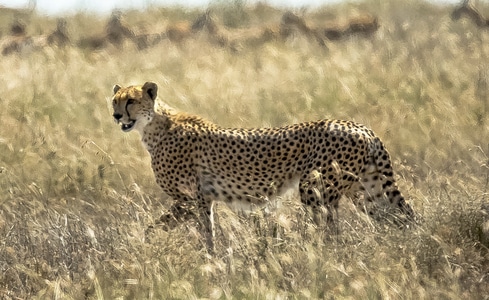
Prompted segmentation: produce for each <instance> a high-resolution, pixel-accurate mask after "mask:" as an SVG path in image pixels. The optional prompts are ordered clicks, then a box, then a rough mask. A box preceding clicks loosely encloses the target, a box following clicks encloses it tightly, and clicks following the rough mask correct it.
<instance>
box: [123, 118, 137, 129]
mask: <svg viewBox="0 0 489 300" xmlns="http://www.w3.org/2000/svg"><path fill="white" fill-rule="evenodd" d="M134 125H136V121H135V120H130V123H128V124H124V123H122V126H121V129H122V131H124V132H129V131H131V130H132V129H133V128H134Z"/></svg>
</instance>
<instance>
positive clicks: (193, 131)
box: [113, 82, 413, 244]
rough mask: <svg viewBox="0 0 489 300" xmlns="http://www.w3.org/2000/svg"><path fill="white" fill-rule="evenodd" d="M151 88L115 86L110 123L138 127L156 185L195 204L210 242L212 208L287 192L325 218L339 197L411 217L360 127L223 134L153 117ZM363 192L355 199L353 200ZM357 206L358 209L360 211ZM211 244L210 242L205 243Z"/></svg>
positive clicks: (383, 159) (167, 115) (327, 124)
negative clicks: (386, 205) (322, 210)
mask: <svg viewBox="0 0 489 300" xmlns="http://www.w3.org/2000/svg"><path fill="white" fill-rule="evenodd" d="M156 97H157V85H156V84H155V83H152V82H147V83H145V84H144V85H143V86H129V87H126V88H122V87H120V86H118V85H117V86H115V87H114V96H113V108H114V114H113V116H114V118H115V119H116V121H117V122H120V123H121V124H122V127H121V128H122V130H123V131H130V130H132V129H136V130H137V131H139V133H140V134H141V137H142V142H143V144H144V145H145V147H146V149H147V150H148V152H149V153H150V155H151V159H152V167H153V171H154V174H155V177H156V181H157V183H158V184H159V185H160V186H161V188H162V189H163V190H164V191H165V192H166V193H167V194H168V195H169V196H171V197H172V198H173V199H175V200H176V203H177V204H176V206H175V207H174V208H173V209H172V210H173V211H174V212H175V213H177V214H178V213H179V211H181V209H180V207H181V206H180V205H182V204H183V205H185V204H189V203H191V204H195V206H197V207H198V211H199V212H201V213H202V218H201V221H202V222H203V223H204V224H206V227H207V230H208V233H209V234H210V236H212V232H213V221H212V203H213V202H214V201H221V202H225V203H228V204H233V203H239V204H241V205H250V206H255V205H257V206H260V205H263V204H266V203H267V202H268V201H269V200H271V199H272V198H273V197H274V196H277V195H280V194H282V193H283V192H284V191H285V189H287V188H290V187H294V188H296V189H299V193H300V198H301V201H302V203H304V204H305V205H307V206H310V207H311V208H312V210H313V211H315V212H317V211H319V210H320V208H321V207H325V208H328V211H329V216H332V212H333V211H334V210H335V209H337V207H338V201H339V199H340V198H341V196H343V195H345V196H348V197H351V198H355V199H364V200H365V201H362V203H363V204H367V203H374V202H378V201H381V200H385V199H387V200H388V202H389V203H390V204H391V205H392V206H394V207H396V208H398V209H399V210H400V211H401V212H402V213H403V214H405V215H407V216H409V217H412V216H413V211H412V209H411V207H410V206H409V205H408V204H407V203H406V201H405V200H404V198H403V196H402V195H401V193H400V191H399V189H398V187H397V185H396V181H395V179H394V175H393V171H392V164H391V160H390V156H389V153H388V152H387V150H386V149H385V147H384V145H383V143H382V142H381V140H380V139H379V138H378V137H377V136H376V135H375V134H374V133H373V132H372V131H371V130H370V129H368V128H367V127H365V126H364V125H361V124H358V123H355V122H351V121H338V120H321V121H316V122H305V123H301V124H295V125H288V126H284V127H277V128H258V129H244V128H223V127H219V126H217V125H215V124H213V123H211V122H208V121H206V120H204V119H202V118H200V117H197V116H191V115H187V114H183V113H175V112H173V111H171V110H168V109H162V110H161V112H158V113H157V112H155V110H154V106H155V100H156ZM359 194H361V195H362V196H361V197H358V195H359ZM362 206H363V205H362ZM210 243H211V244H212V241H210Z"/></svg>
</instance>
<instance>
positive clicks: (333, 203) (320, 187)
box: [299, 170, 340, 231]
mask: <svg viewBox="0 0 489 300" xmlns="http://www.w3.org/2000/svg"><path fill="white" fill-rule="evenodd" d="M299 187H300V188H299V191H300V197H301V202H302V204H303V205H304V206H305V208H306V211H307V207H310V208H311V210H312V213H313V218H312V219H313V221H314V223H315V224H316V226H323V225H325V224H326V225H327V226H328V227H332V228H335V229H338V226H337V225H338V224H337V220H338V200H339V198H340V194H339V192H338V191H337V189H336V188H335V187H334V186H333V185H332V184H330V183H328V182H327V181H325V180H323V175H322V174H321V173H320V172H318V171H316V170H314V171H313V172H311V174H309V175H308V176H305V177H303V178H301V181H300V182H299ZM336 231H337V230H336Z"/></svg>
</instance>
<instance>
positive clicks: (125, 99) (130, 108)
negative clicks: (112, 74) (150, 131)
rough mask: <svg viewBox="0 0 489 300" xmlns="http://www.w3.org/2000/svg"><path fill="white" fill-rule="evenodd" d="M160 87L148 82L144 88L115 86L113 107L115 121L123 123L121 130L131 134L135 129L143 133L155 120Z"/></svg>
mask: <svg viewBox="0 0 489 300" xmlns="http://www.w3.org/2000/svg"><path fill="white" fill-rule="evenodd" d="M157 92H158V86H157V85H156V83H153V82H146V83H145V84H143V85H142V86H128V87H125V88H123V87H121V86H120V85H115V86H114V96H113V97H112V107H113V108H114V114H113V116H114V119H115V121H116V122H117V123H121V124H122V125H121V129H122V131H124V132H129V131H131V130H133V129H136V130H138V131H139V132H140V133H142V132H143V130H144V127H145V126H146V125H147V124H148V123H149V122H151V120H153V116H154V104H155V99H156V94H157Z"/></svg>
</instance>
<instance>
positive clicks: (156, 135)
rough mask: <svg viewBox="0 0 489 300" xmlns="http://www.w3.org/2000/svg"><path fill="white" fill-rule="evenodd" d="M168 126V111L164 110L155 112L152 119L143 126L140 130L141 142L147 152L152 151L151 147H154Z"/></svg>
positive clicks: (169, 123)
mask: <svg viewBox="0 0 489 300" xmlns="http://www.w3.org/2000/svg"><path fill="white" fill-rule="evenodd" d="M170 126H171V121H170V118H169V113H168V112H166V111H164V112H160V113H155V114H154V117H153V119H152V120H151V121H150V122H149V123H148V124H147V125H146V126H145V127H144V128H143V130H142V132H140V134H141V142H142V143H143V145H144V147H145V148H146V150H148V152H149V153H152V151H153V149H155V148H156V146H157V145H158V142H159V141H160V140H161V139H162V137H163V136H164V135H165V134H166V132H167V131H168V129H169V128H170Z"/></svg>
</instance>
